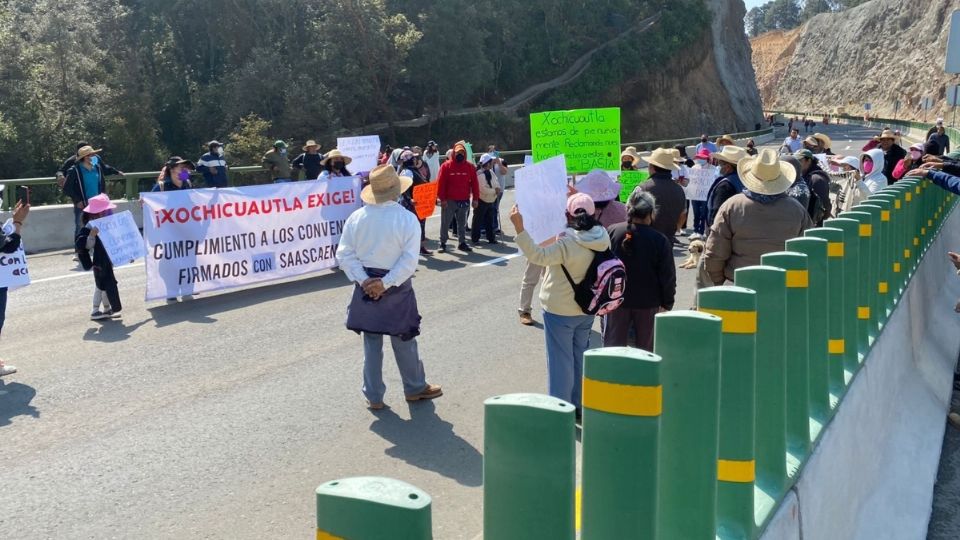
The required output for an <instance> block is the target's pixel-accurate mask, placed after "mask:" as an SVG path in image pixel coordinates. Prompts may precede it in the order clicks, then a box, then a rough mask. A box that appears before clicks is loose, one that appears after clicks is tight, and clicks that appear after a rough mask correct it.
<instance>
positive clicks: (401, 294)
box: [337, 165, 443, 410]
mask: <svg viewBox="0 0 960 540" xmlns="http://www.w3.org/2000/svg"><path fill="white" fill-rule="evenodd" d="M412 185H413V181H412V180H411V179H410V178H401V177H400V176H398V175H397V172H396V170H395V169H394V168H393V167H392V166H390V165H380V166H378V167H377V168H375V169H373V170H372V171H370V183H369V185H367V186H366V187H364V188H363V191H362V192H361V193H360V198H361V199H362V200H363V202H364V206H363V207H362V208H360V209H358V210H357V211H355V212H354V213H353V214H351V215H350V217H349V218H347V221H346V223H344V225H343V231H342V234H341V236H340V243H339V245H338V246H337V261H339V263H340V268H342V269H343V271H344V273H345V274H346V275H347V277H348V278H350V281H352V282H354V283H355V286H354V290H353V298H352V299H351V301H350V306H349V307H348V308H347V323H346V326H347V329H349V330H353V331H354V332H357V333H358V334H362V335H363V395H364V397H365V398H366V400H367V407H369V408H370V409H372V410H380V409H383V408H384V407H385V405H384V402H383V396H384V393H385V392H386V385H385V384H384V383H383V336H385V335H386V336H390V344H391V346H392V348H393V355H394V357H395V358H396V361H397V367H398V368H399V370H400V378H401V380H402V381H403V392H404V394H405V396H406V400H407V401H420V400H422V399H434V398H437V397H440V396H442V395H443V390H442V389H441V388H440V386H438V385H435V384H430V383H428V382H427V381H426V376H425V374H424V369H423V362H422V361H421V359H420V353H419V350H418V348H417V336H418V335H420V321H421V317H420V313H419V311H418V309H417V299H416V295H415V294H414V291H413V280H412V279H411V278H412V277H413V274H414V272H416V270H417V264H418V256H417V252H418V251H419V247H420V226H419V225H418V224H417V218H416V217H415V216H413V215H411V213H410V212H408V211H407V210H406V209H404V208H403V207H402V206H400V205H399V204H398V203H397V200H398V199H399V198H400V195H401V194H402V193H403V192H404V191H406V190H408V189H409V188H410V187H411V186H412Z"/></svg>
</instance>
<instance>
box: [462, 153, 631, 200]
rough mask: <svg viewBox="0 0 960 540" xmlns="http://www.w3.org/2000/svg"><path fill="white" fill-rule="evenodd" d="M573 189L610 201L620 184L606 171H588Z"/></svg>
mask: <svg viewBox="0 0 960 540" xmlns="http://www.w3.org/2000/svg"><path fill="white" fill-rule="evenodd" d="M481 163H482V162H481ZM575 187H576V188H577V191H579V192H580V193H584V194H586V195H589V196H590V198H591V199H592V200H594V201H601V202H602V201H612V200H614V199H616V198H617V195H619V194H620V183H619V182H616V181H614V180H613V178H610V175H609V174H607V172H606V171H604V170H601V169H594V170H592V171H590V173H589V174H587V175H586V176H584V177H583V178H581V179H580V181H579V182H577V185H576V186H575Z"/></svg>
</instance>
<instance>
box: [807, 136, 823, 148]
mask: <svg viewBox="0 0 960 540" xmlns="http://www.w3.org/2000/svg"><path fill="white" fill-rule="evenodd" d="M803 144H808V145H810V146H813V147H817V146H820V141H819V140H817V138H816V137H814V136H812V135H811V136H809V137H807V138H806V139H804V140H803Z"/></svg>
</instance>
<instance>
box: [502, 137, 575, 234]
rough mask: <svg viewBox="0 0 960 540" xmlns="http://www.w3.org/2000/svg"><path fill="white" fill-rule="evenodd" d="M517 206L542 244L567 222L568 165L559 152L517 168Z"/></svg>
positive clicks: (524, 225)
mask: <svg viewBox="0 0 960 540" xmlns="http://www.w3.org/2000/svg"><path fill="white" fill-rule="evenodd" d="M514 174H515V178H516V193H517V207H518V208H519V209H520V213H521V214H523V228H524V229H526V231H527V232H528V233H529V234H530V237H531V238H533V241H534V242H536V243H537V244H540V243H542V242H544V241H546V240H550V239H551V238H553V237H554V236H556V235H558V234H560V233H561V232H563V230H564V229H565V228H566V226H567V218H566V209H567V166H566V162H565V160H564V156H563V155H559V156H556V157H553V158H550V159H547V160H545V161H541V162H539V163H535V164H533V165H530V166H528V167H524V168H522V169H518V170H517V171H516V173H514Z"/></svg>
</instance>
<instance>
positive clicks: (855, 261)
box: [823, 218, 860, 386]
mask: <svg viewBox="0 0 960 540" xmlns="http://www.w3.org/2000/svg"><path fill="white" fill-rule="evenodd" d="M823 226H824V227H832V228H834V229H840V230H842V231H843V245H844V248H843V249H844V254H843V336H844V353H843V367H844V370H845V372H846V373H845V374H844V376H845V379H844V382H845V385H846V386H850V383H851V381H852V380H853V376H854V375H856V373H857V371H858V370H859V368H860V360H859V358H858V352H859V349H858V344H857V281H858V280H859V279H860V277H859V276H860V222H859V221H857V220H855V219H849V218H836V219H828V220H826V221H824V222H823Z"/></svg>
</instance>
